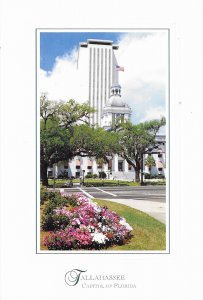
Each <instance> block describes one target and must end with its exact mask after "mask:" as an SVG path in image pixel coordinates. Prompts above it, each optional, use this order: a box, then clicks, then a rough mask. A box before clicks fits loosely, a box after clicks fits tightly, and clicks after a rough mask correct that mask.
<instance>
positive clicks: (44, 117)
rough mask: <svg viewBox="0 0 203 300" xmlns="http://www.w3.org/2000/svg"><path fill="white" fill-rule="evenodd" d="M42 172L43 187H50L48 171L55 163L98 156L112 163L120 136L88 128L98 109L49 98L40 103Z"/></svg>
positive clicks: (43, 98)
mask: <svg viewBox="0 0 203 300" xmlns="http://www.w3.org/2000/svg"><path fill="white" fill-rule="evenodd" d="M40 104H41V107H40V115H41V130H40V170H41V179H42V183H43V185H48V178H47V168H48V166H50V165H53V163H57V162H59V161H65V160H70V159H72V158H73V157H74V156H76V155H79V156H88V157H91V156H94V157H95V158H103V159H105V161H108V156H109V155H113V153H115V152H116V151H117V145H118V136H117V135H116V133H115V132H108V131H105V130H104V129H102V128H94V127H92V126H89V125H88V122H89V114H90V113H92V112H94V110H93V109H92V108H91V107H90V106H89V105H88V104H87V103H83V104H78V103H76V102H75V101H74V100H72V99H71V100H69V101H67V102H59V103H57V102H55V101H50V100H48V99H47V98H46V96H45V95H43V96H42V97H41V101H40Z"/></svg>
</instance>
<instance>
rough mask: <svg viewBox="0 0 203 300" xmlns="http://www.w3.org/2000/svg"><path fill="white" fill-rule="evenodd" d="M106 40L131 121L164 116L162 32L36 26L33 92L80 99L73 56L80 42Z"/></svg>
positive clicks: (165, 67)
mask: <svg viewBox="0 0 203 300" xmlns="http://www.w3.org/2000/svg"><path fill="white" fill-rule="evenodd" d="M90 38H92V39H105V40H112V41H113V42H114V44H118V45H119V50H117V51H116V57H117V61H118V64H119V65H120V66H122V67H124V69H125V71H124V72H119V83H120V84H121V86H122V98H123V100H125V102H126V103H127V104H128V105H129V106H130V107H131V109H132V111H133V113H132V117H131V121H132V123H134V124H136V123H139V122H144V121H148V120H152V119H159V118H161V117H162V116H166V98H167V83H168V33H167V31H165V30H159V31H133V32H132V31H131V32H41V33H40V72H39V77H38V79H39V80H38V87H39V92H40V93H44V92H46V93H47V95H48V98H49V99H51V100H69V99H75V100H76V101H77V102H79V103H81V102H84V95H82V94H81V93H82V90H81V91H80V89H78V74H77V58H78V46H79V43H80V42H85V41H86V40H87V39H90Z"/></svg>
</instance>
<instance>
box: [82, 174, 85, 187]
mask: <svg viewBox="0 0 203 300" xmlns="http://www.w3.org/2000/svg"><path fill="white" fill-rule="evenodd" d="M82 172H83V185H84V183H85V170H82Z"/></svg>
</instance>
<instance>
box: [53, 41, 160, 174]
mask: <svg viewBox="0 0 203 300" xmlns="http://www.w3.org/2000/svg"><path fill="white" fill-rule="evenodd" d="M118 48H119V47H118V46H117V45H114V44H113V42H112V41H109V40H95V39H90V40H87V42H83V43H80V48H79V52H78V88H80V89H81V92H82V94H83V96H84V100H88V101H89V104H90V106H91V107H93V108H94V109H95V110H96V112H95V113H92V114H91V116H90V124H92V125H95V124H98V126H101V127H103V128H105V129H106V130H109V129H111V128H112V126H113V125H114V124H115V122H116V121H117V120H120V121H126V120H129V119H130V116H131V113H132V111H131V108H130V107H129V106H128V105H127V104H126V103H125V102H124V101H123V99H122V94H121V85H120V84H119V76H118V74H119V71H123V70H124V69H123V68H122V67H120V66H119V65H118V62H117V59H116V51H117V50H118ZM162 144H163V145H165V141H163V142H162ZM157 151H158V150H156V149H154V150H153V152H152V155H153V156H154V158H155V160H156V161H157V164H156V167H152V168H151V169H150V172H151V173H152V174H153V173H154V174H157V173H158V172H159V174H164V156H162V154H161V153H159V152H157ZM163 153H164V155H165V150H163ZM157 155H158V156H157ZM157 166H158V167H157ZM157 168H158V169H157ZM54 169H55V171H54V176H56V177H57V176H58V175H60V174H61V173H62V172H64V171H65V172H67V174H68V176H69V177H72V176H73V177H81V176H84V175H86V174H97V175H98V173H99V172H101V171H104V172H105V173H106V175H107V178H111V179H123V180H133V179H134V170H132V167H131V166H130V165H129V164H128V162H127V161H126V160H125V159H123V158H122V157H121V156H119V155H118V154H115V155H114V156H113V157H112V158H111V160H110V161H109V163H108V164H104V165H102V166H101V165H99V164H98V162H97V161H96V160H95V158H93V157H80V156H77V157H75V158H73V159H72V160H71V161H69V162H59V163H58V164H56V165H55V167H54ZM160 172H161V173H160ZM48 174H49V175H51V176H53V168H48Z"/></svg>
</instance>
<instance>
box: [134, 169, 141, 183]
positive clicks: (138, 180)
mask: <svg viewBox="0 0 203 300" xmlns="http://www.w3.org/2000/svg"><path fill="white" fill-rule="evenodd" d="M135 181H136V182H140V170H138V169H135Z"/></svg>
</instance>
